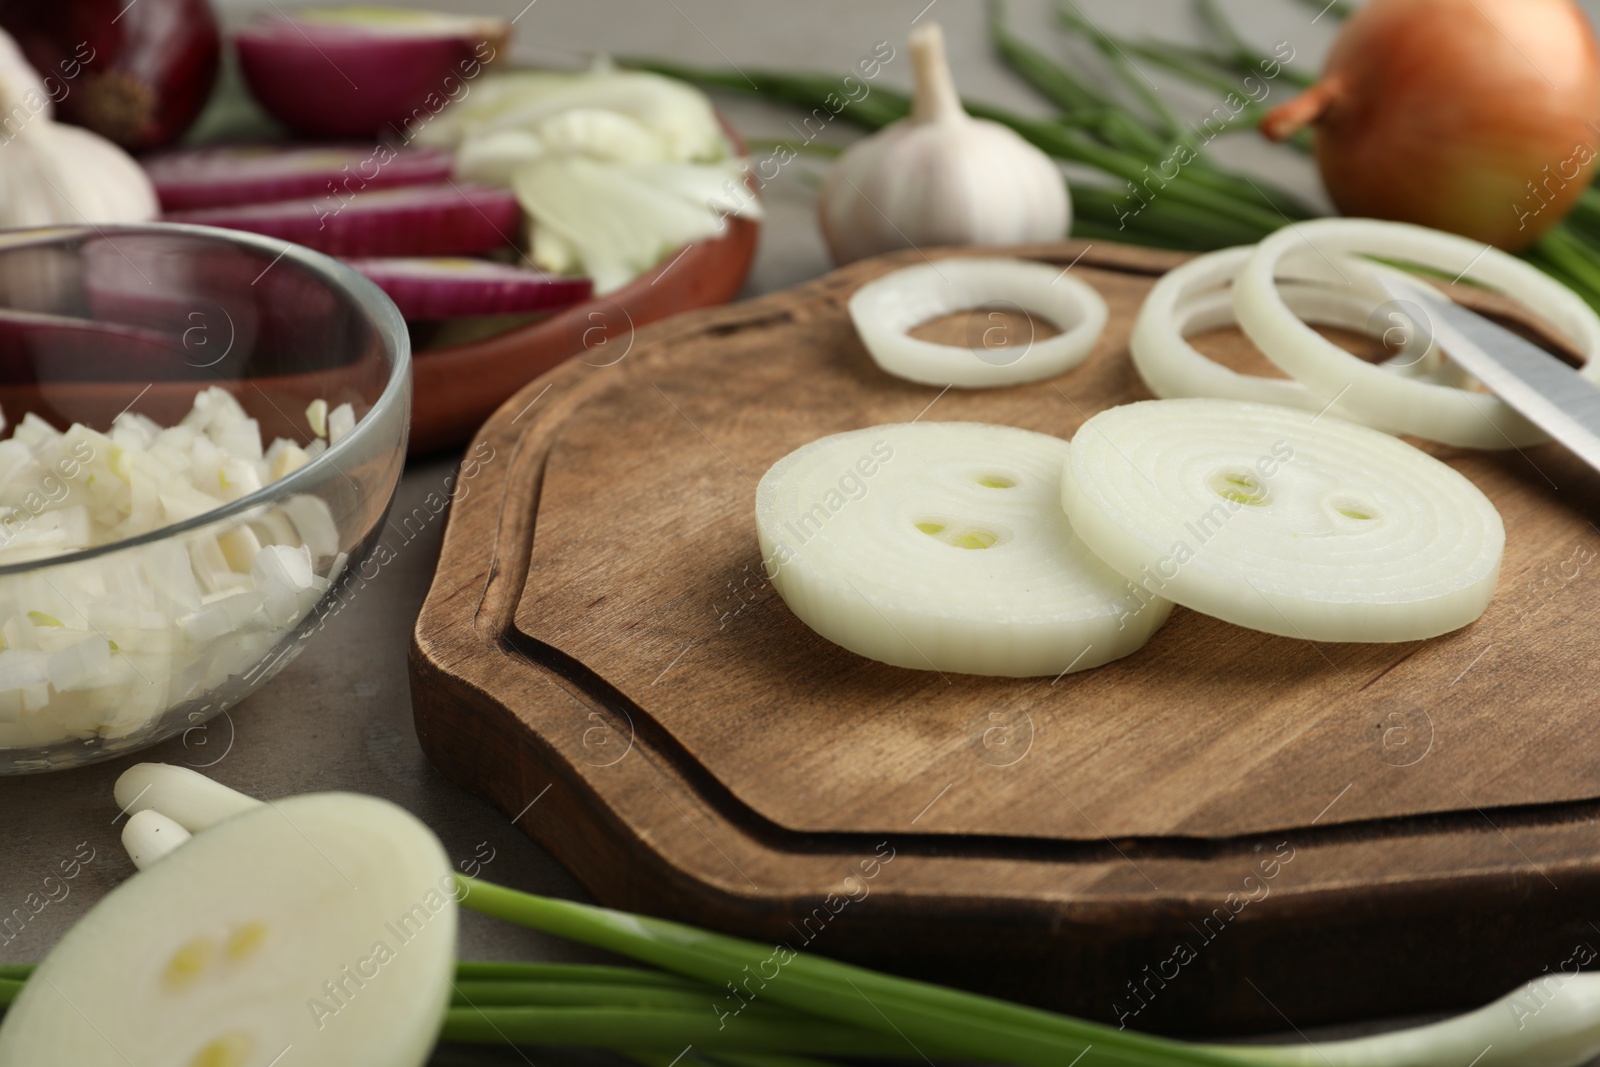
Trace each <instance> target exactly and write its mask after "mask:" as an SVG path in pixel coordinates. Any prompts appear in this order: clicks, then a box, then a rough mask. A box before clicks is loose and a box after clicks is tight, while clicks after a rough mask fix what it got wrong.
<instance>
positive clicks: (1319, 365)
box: [1233, 219, 1600, 448]
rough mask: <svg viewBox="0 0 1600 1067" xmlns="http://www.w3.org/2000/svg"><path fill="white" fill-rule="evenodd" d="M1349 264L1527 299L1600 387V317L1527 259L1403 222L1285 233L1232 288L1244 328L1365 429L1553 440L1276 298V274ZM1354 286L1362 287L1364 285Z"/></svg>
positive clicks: (1502, 407) (1500, 406)
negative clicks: (1366, 349)
mask: <svg viewBox="0 0 1600 1067" xmlns="http://www.w3.org/2000/svg"><path fill="white" fill-rule="evenodd" d="M1351 255H1381V256H1385V257H1388V258H1392V259H1397V260H1402V261H1404V262H1407V263H1411V264H1415V265H1416V266H1419V267H1424V268H1427V269H1431V270H1435V271H1440V272H1443V273H1444V274H1445V275H1447V276H1450V277H1454V278H1456V279H1457V280H1466V281H1470V282H1474V283H1477V284H1480V285H1483V286H1486V287H1488V288H1490V289H1495V290H1498V291H1500V292H1502V293H1504V294H1506V295H1507V296H1510V297H1512V298H1514V299H1516V300H1519V301H1520V302H1521V303H1523V304H1525V305H1526V306H1527V307H1528V308H1529V309H1531V310H1532V311H1534V312H1535V313H1537V314H1538V315H1539V316H1540V317H1542V318H1544V319H1546V320H1548V321H1549V322H1550V323H1552V324H1553V325H1554V326H1555V327H1556V328H1557V329H1559V330H1560V331H1561V332H1562V333H1564V334H1565V335H1566V336H1567V337H1568V338H1570V339H1571V340H1572V341H1573V342H1574V344H1575V346H1576V348H1577V351H1578V352H1579V353H1581V354H1582V355H1583V357H1584V359H1585V364H1584V367H1583V370H1582V372H1581V373H1582V374H1583V375H1584V377H1586V378H1589V379H1590V380H1591V381H1600V360H1597V359H1595V355H1596V353H1597V352H1600V317H1596V315H1595V313H1594V312H1593V311H1592V310H1591V309H1590V308H1589V306H1588V305H1587V304H1585V303H1584V302H1583V300H1582V299H1581V298H1580V297H1579V296H1578V295H1577V294H1576V293H1574V292H1572V290H1570V289H1568V288H1567V287H1566V286H1564V285H1562V284H1561V283H1560V282H1557V281H1555V280H1554V279H1553V278H1551V277H1550V276H1549V275H1547V274H1544V273H1542V272H1541V271H1539V270H1537V269H1535V268H1534V267H1531V266H1529V265H1528V264H1526V263H1524V262H1522V261H1521V260H1519V259H1515V258H1513V257H1512V256H1509V255H1507V254H1506V253H1504V252H1501V251H1499V250H1498V249H1495V248H1490V247H1488V246H1486V245H1482V244H1479V243H1478V242H1476V241H1469V240H1467V239H1466V238H1464V237H1457V236H1455V235H1453V234H1448V233H1439V232H1438V231H1436V230H1429V229H1425V228H1423V227H1421V226H1411V225H1407V224H1405V223H1398V222H1379V221H1377V220H1374V219H1313V220H1312V221H1310V222H1302V223H1297V224H1295V225H1294V226H1287V227H1285V228H1283V229H1282V230H1279V231H1278V232H1277V233H1275V234H1273V235H1272V236H1270V237H1268V238H1267V239H1266V240H1265V241H1262V242H1261V243H1260V244H1259V245H1257V246H1256V251H1255V254H1254V255H1253V256H1252V257H1251V258H1250V261H1249V262H1248V263H1247V264H1246V265H1245V267H1244V269H1243V270H1242V271H1241V272H1240V274H1239V278H1238V280H1237V281H1236V282H1235V283H1234V287H1233V293H1234V296H1233V299H1234V311H1235V313H1236V314H1237V315H1238V317H1239V326H1240V328H1242V329H1243V330H1244V332H1245V334H1246V335H1247V336H1249V338H1250V340H1251V341H1253V342H1254V343H1255V345H1256V347H1258V348H1260V349H1261V351H1262V352H1264V353H1265V354H1266V355H1267V357H1268V358H1269V359H1271V360H1272V361H1273V362H1274V363H1276V364H1277V365H1278V366H1279V367H1282V368H1283V370H1284V371H1285V372H1286V373H1288V374H1290V375H1292V376H1293V377H1295V378H1297V379H1299V380H1300V381H1301V382H1304V383H1305V384H1306V386H1307V387H1309V388H1310V389H1312V390H1313V391H1315V392H1317V393H1320V394H1321V395H1322V396H1324V397H1325V398H1327V399H1328V400H1334V399H1337V400H1338V401H1339V403H1340V404H1342V405H1343V406H1344V407H1345V409H1347V410H1348V411H1351V412H1354V413H1355V414H1356V415H1358V416H1359V417H1360V418H1361V419H1362V420H1363V421H1364V422H1366V423H1367V424H1369V425H1371V426H1376V427H1378V428H1380V429H1384V430H1388V431H1389V432H1391V433H1409V434H1415V435H1416V436H1418V437H1426V438H1428V439H1430V440H1434V441H1440V442H1443V443H1445V444H1450V445H1460V446H1463V447H1467V448H1511V447H1521V446H1523V445H1531V444H1541V443H1543V442H1545V441H1547V440H1549V438H1548V437H1547V436H1546V435H1545V434H1544V433H1543V432H1542V431H1540V430H1539V429H1538V428H1537V427H1535V426H1534V425H1533V424H1532V423H1530V422H1528V420H1527V419H1525V418H1523V417H1522V416H1521V415H1519V414H1518V413H1517V412H1515V411H1513V410H1512V409H1511V407H1510V406H1508V405H1507V404H1506V403H1505V402H1504V401H1503V400H1501V399H1500V398H1499V397H1496V396H1491V395H1489V394H1487V393H1478V392H1472V391H1469V390H1465V389H1458V388H1454V387H1451V386H1447V385H1439V384H1436V383H1433V382H1429V381H1425V380H1422V379H1407V378H1402V377H1400V376H1398V375H1395V374H1393V373H1391V372H1389V371H1387V370H1385V369H1383V368H1381V367H1379V366H1375V365H1373V364H1371V363H1367V362H1366V361H1365V360H1362V359H1361V358H1359V357H1358V356H1355V355H1353V354H1351V353H1349V352H1346V351H1345V350H1344V349H1342V348H1340V347H1339V346H1338V345H1336V344H1334V343H1333V342H1332V341H1329V340H1328V339H1327V338H1325V337H1323V336H1321V335H1320V334H1318V333H1317V332H1316V331H1315V330H1313V329H1312V328H1311V327H1309V326H1307V325H1306V324H1305V323H1304V322H1301V321H1300V319H1299V318H1298V317H1297V316H1296V315H1295V314H1294V312H1293V311H1291V310H1290V309H1289V307H1288V306H1287V305H1286V304H1285V303H1284V301H1283V296H1282V295H1281V294H1280V293H1279V292H1278V286H1277V281H1276V277H1277V275H1278V274H1279V273H1281V272H1284V271H1291V272H1292V271H1293V270H1295V269H1296V268H1301V269H1304V268H1306V267H1309V266H1311V265H1313V264H1315V263H1316V262H1318V261H1321V262H1323V263H1324V264H1327V263H1330V262H1335V263H1336V262H1337V260H1338V258H1339V257H1343V256H1351ZM1280 261H1281V263H1282V265H1281V266H1280ZM1367 269H1368V270H1376V269H1379V268H1376V267H1369V268H1367ZM1349 281H1350V283H1351V284H1352V285H1354V284H1357V283H1358V282H1359V279H1356V278H1351V279H1349Z"/></svg>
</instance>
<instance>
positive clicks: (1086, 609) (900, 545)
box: [756, 422, 1171, 677]
mask: <svg viewBox="0 0 1600 1067" xmlns="http://www.w3.org/2000/svg"><path fill="white" fill-rule="evenodd" d="M1066 456H1067V443H1066V442H1065V441H1062V440H1060V439H1059V438H1055V437H1050V436H1048V435H1046V434H1040V433H1033V432H1031V431H1028V430H1019V429H1015V428H1012V427H1009V426H987V425H983V424H979V423H960V422H957V423H906V424H897V425H888V426H875V427H869V428H867V429H863V430H854V431H851V432H849V433H842V434H835V435H833V436H831V437H824V438H822V439H821V440H819V441H814V442H812V443H811V444H809V445H806V446H805V447H803V448H801V449H799V450H797V451H795V452H791V453H790V454H789V455H788V456H786V457H784V458H783V459H781V460H779V461H778V462H777V463H776V464H774V465H773V467H772V468H771V469H770V470H769V471H767V473H766V475H765V476H763V477H762V479H761V484H760V485H759V486H758V487H757V489H756V531H757V534H758V535H759V537H760V541H761V552H762V557H763V560H764V563H765V567H766V572H767V574H768V575H769V576H771V578H772V583H773V585H774V586H775V587H776V588H777V590H778V593H779V594H780V595H781V596H782V597H783V599H784V601H785V602H786V603H787V604H788V605H789V608H790V609H791V610H792V611H793V612H794V613H795V615H797V616H799V618H800V620H801V621H802V622H804V623H805V624H806V625H807V626H809V627H811V628H812V629H813V630H815V631H816V632H817V633H819V634H821V635H822V636H823V637H825V638H827V639H828V640H830V641H832V642H834V643H835V644H838V645H842V646H844V647H845V648H847V649H849V650H850V651H852V652H856V653H859V654H860V655H863V656H866V657H868V658H870V659H875V660H879V661H881V662H884V663H889V664H892V665H894V666H897V667H909V668H912V669H920V670H937V671H941V672H943V671H951V672H959V673H963V674H986V675H1002V676H1009V677H1030V676H1034V675H1060V674H1064V673H1066V672H1067V671H1073V670H1084V669H1086V668H1089V667H1096V666H1099V665H1100V664H1102V663H1107V662H1110V661H1111V660H1114V659H1118V658H1120V657H1122V656H1126V655H1127V654H1129V653H1130V652H1133V651H1135V650H1136V649H1138V648H1139V647H1140V646H1142V645H1143V644H1144V643H1145V641H1146V639H1147V638H1148V637H1149V636H1150V634H1151V633H1153V632H1154V631H1155V629H1156V628H1157V627H1158V626H1160V625H1161V623H1162V622H1163V621H1164V620H1165V619H1166V617H1167V612H1168V610H1169V609H1170V606H1171V605H1170V604H1168V603H1167V602H1166V601H1165V600H1163V599H1160V598H1152V597H1149V596H1144V595H1142V594H1141V593H1140V592H1138V591H1136V590H1134V589H1133V587H1132V586H1131V585H1130V584H1129V583H1128V582H1127V581H1125V580H1124V579H1123V578H1121V577H1120V576H1119V575H1117V574H1115V573H1114V572H1113V571H1112V570H1111V569H1110V568H1108V567H1107V566H1105V565H1104V564H1103V563H1101V562H1100V561H1099V560H1098V559H1096V558H1095V557H1094V555H1093V554H1091V553H1090V552H1089V551H1088V550H1087V549H1086V548H1085V547H1084V545H1083V543H1082V542H1081V541H1080V540H1079V539H1078V537H1077V536H1076V535H1075V534H1074V533H1073V532H1072V527H1071V525H1070V524H1069V523H1068V522H1067V519H1066V516H1065V515H1063V514H1062V511H1061V506H1060V501H1059V496H1058V493H1059V485H1060V480H1061V469H1062V465H1063V463H1064V462H1065V460H1066Z"/></svg>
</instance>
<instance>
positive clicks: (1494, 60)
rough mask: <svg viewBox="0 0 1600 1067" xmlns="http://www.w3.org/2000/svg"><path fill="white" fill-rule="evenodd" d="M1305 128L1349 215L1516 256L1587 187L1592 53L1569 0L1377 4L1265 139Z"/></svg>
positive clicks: (1595, 128)
mask: <svg viewBox="0 0 1600 1067" xmlns="http://www.w3.org/2000/svg"><path fill="white" fill-rule="evenodd" d="M1305 125H1313V126H1314V128H1315V131H1316V132H1315V144H1316V157H1317V165H1318V168H1319V169H1320V170H1321V172H1322V180H1323V184H1324V185H1325V186H1326V187H1327V190H1328V195H1329V197H1330V198H1331V199H1332V200H1333V202H1334V204H1335V205H1336V206H1337V207H1338V208H1339V210H1340V211H1341V212H1343V213H1344V214H1346V215H1353V216H1363V217H1368V218H1379V219H1393V220H1397V221H1401V222H1412V223H1417V224H1419V225H1423V226H1430V227H1433V228H1434V229H1439V230H1448V231H1450V232H1452V233H1458V234H1462V235H1464V236H1467V237H1472V238H1476V239H1478V240H1481V241H1485V242H1488V243H1490V244H1493V245H1495V246H1497V247H1499V248H1503V249H1506V250H1507V251H1517V250H1520V249H1522V248H1525V247H1527V246H1528V245H1529V244H1531V243H1532V242H1533V241H1535V240H1537V239H1538V237H1539V236H1540V235H1541V234H1542V233H1544V232H1545V231H1546V230H1548V229H1549V228H1550V227H1552V226H1554V225H1555V224H1556V223H1558V222H1560V221H1561V219H1562V218H1563V217H1565V215H1566V214H1567V212H1568V211H1569V210H1570V209H1571V207H1572V205H1573V204H1574V202H1575V201H1576V200H1577V198H1578V197H1579V196H1580V195H1581V194H1582V193H1583V191H1584V189H1586V188H1587V187H1588V185H1589V180H1590V178H1591V176H1592V172H1593V169H1594V166H1595V159H1596V147H1595V146H1596V145H1597V143H1600V49H1597V47H1596V43H1595V37H1594V33H1593V31H1592V29H1591V27H1590V25H1589V20H1588V18H1587V17H1586V16H1585V15H1584V13H1583V11H1582V10H1581V9H1580V8H1579V7H1578V6H1577V5H1576V4H1575V3H1572V2H1570V0H1373V2H1372V3H1370V4H1368V5H1367V6H1365V7H1363V8H1361V9H1360V10H1359V11H1357V13H1356V14H1355V15H1353V16H1352V17H1351V19H1350V21H1349V22H1348V23H1347V24H1346V25H1345V28H1344V30H1343V32H1342V33H1341V35H1340V37H1339V39H1338V41H1337V42H1336V43H1335V45H1334V47H1333V50H1332V52H1331V53H1330V54H1329V56H1328V62H1327V65H1326V67H1325V69H1324V71H1323V75H1322V78H1321V80H1320V81H1319V82H1318V83H1317V84H1316V85H1315V86H1313V87H1312V88H1311V89H1309V90H1308V91H1307V92H1306V93H1305V94H1303V95H1301V96H1299V97H1296V98H1295V99H1293V100H1291V101H1289V102H1288V103H1286V104H1283V105H1282V106H1280V107H1278V108H1277V109H1275V110H1273V111H1272V112H1270V113H1269V114H1268V115H1267V116H1266V118H1265V119H1264V120H1263V121H1262V124H1261V129H1262V132H1263V133H1265V134H1266V135H1267V136H1268V137H1269V138H1272V139H1274V140H1281V139H1283V138H1285V137H1288V136H1289V135H1291V134H1293V133H1294V132H1295V131H1296V130H1298V129H1300V128H1301V127H1302V126H1305Z"/></svg>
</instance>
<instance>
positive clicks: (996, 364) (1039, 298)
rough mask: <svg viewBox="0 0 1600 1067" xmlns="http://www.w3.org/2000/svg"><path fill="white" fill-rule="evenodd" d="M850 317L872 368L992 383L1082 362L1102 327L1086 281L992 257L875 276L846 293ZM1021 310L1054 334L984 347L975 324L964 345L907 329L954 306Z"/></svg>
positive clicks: (1103, 315) (925, 379)
mask: <svg viewBox="0 0 1600 1067" xmlns="http://www.w3.org/2000/svg"><path fill="white" fill-rule="evenodd" d="M849 307H850V319H851V321H852V322H854V323H855V327H856V333H857V334H859V335H860V337H861V343H862V344H864V345H865V346H866V348H867V352H868V353H869V354H870V355H871V356H872V359H873V361H874V362H875V363H877V364H878V366H879V367H881V368H883V370H885V371H886V372H888V373H889V374H893V375H894V376H895V377H897V378H904V379H906V380H907V381H913V382H918V383H921V384H923V385H946V386H948V385H957V386H962V387H964V388H968V389H992V388H996V387H999V386H1006V385H1021V384H1023V383H1024V382H1036V381H1042V380H1043V379H1045V378H1051V377H1054V376H1055V375H1057V374H1060V373H1062V372H1064V371H1068V370H1071V369H1072V368H1073V367H1076V366H1077V365H1078V364H1080V363H1082V362H1083V361H1084V359H1085V358H1087V357H1088V355H1089V352H1090V351H1091V350H1092V349H1093V348H1094V346H1095V342H1096V341H1098V340H1099V339H1100V335H1101V333H1103V332H1104V330H1105V326H1106V319H1107V317H1108V312H1107V310H1106V302H1105V300H1104V299H1103V298H1102V297H1101V296H1100V294H1099V293H1097V292H1095V290H1094V289H1093V287H1091V286H1090V285H1088V284H1087V283H1085V282H1082V281H1079V280H1078V279H1077V278H1073V277H1071V276H1070V275H1068V274H1067V273H1066V272H1065V271H1061V270H1057V269H1056V268H1055V267H1053V266H1051V265H1049V264H1046V263H1036V262H1032V261H1029V260H1021V259H1002V258H995V257H983V258H963V259H941V260H939V261H938V262H937V263H927V264H919V265H917V266H915V267H905V268H903V269H901V270H897V271H893V272H891V273H889V274H885V275H884V276H883V277H881V278H875V279H873V280H872V281H870V282H868V283H867V284H865V285H863V286H862V287H861V288H859V289H857V290H856V291H855V293H854V295H852V296H851V297H850V304H849ZM985 308H987V309H989V310H990V319H991V321H992V320H993V318H994V316H995V315H996V314H998V313H999V312H1000V311H1002V310H1015V311H1019V312H1022V313H1023V314H1024V315H1025V316H1026V317H1027V320H1028V324H1029V327H1030V329H1032V328H1033V318H1034V316H1035V315H1037V316H1039V317H1040V318H1043V319H1047V320H1049V321H1050V322H1051V323H1053V324H1054V325H1055V326H1056V327H1058V328H1059V329H1060V330H1061V331H1062V332H1061V333H1060V334H1058V335H1057V336H1055V337H1049V338H1044V339H1039V338H1038V337H1029V338H1027V339H1026V340H1025V341H1024V342H1023V343H1022V344H1009V343H1002V344H998V345H991V344H990V343H989V342H990V339H991V335H993V334H994V333H995V331H997V330H998V331H1001V335H1002V337H1004V338H1005V339H1006V340H1009V337H1008V336H1007V335H1009V332H1010V331H1009V328H1008V327H1005V326H1001V325H994V326H990V327H988V328H986V329H984V330H983V331H982V332H981V333H979V334H978V335H977V336H976V337H972V338H969V341H972V342H975V343H972V344H969V345H968V346H967V347H962V346H959V345H941V344H935V343H933V342H932V341H920V340H918V339H917V338H915V337H911V336H910V335H909V333H908V331H909V330H911V329H912V328H914V327H916V326H918V325H920V324H922V323H924V322H927V321H929V320H930V319H936V318H938V317H939V316H941V315H948V314H951V313H952V312H956V311H968V310H982V309H985Z"/></svg>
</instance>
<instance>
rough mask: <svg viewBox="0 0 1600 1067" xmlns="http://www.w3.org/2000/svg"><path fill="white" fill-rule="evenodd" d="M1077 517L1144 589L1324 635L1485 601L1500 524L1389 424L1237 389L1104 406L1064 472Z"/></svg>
mask: <svg viewBox="0 0 1600 1067" xmlns="http://www.w3.org/2000/svg"><path fill="white" fill-rule="evenodd" d="M1062 503H1063V505H1064V507H1065V508H1066V511H1067V514H1068V515H1069V516H1070V517H1071V520H1072V526H1073V529H1075V530H1076V531H1077V532H1078V534H1079V536H1080V537H1082V538H1083V541H1084V543H1085V544H1087V545H1088V546H1089V548H1090V549H1091V550H1093V551H1094V552H1095V553H1096V554H1098V555H1099V556H1100V558H1101V559H1103V560H1105V561H1106V563H1107V564H1109V565H1110V566H1111V567H1112V568H1113V569H1115V570H1116V571H1117V572H1118V573H1120V574H1122V575H1124V576H1125V577H1127V578H1128V579H1129V580H1130V581H1132V582H1134V583H1135V584H1136V585H1137V586H1138V588H1139V591H1140V592H1141V593H1143V594H1144V595H1147V596H1151V597H1155V596H1160V597H1166V598H1168V599H1171V600H1174V601H1176V602H1177V603H1179V604H1183V605H1185V606H1186V607H1190V608H1193V609H1194V610H1196V611H1200V612H1204V613H1205V614H1207V615H1214V616H1216V617H1217V618H1220V619H1225V620H1227V621H1228V622H1232V623H1235V624H1237V625H1240V626H1247V627H1249V628H1251V629H1254V630H1264V631H1266V632H1267V633H1273V634H1280V635H1282V636H1284V637H1299V638H1305V639H1309V640H1314V641H1414V640H1420V639H1422V638H1426V637H1435V636H1437V635H1439V634H1443V633H1448V632H1449V631H1451V630H1454V629H1457V628H1459V627H1461V626H1465V625H1466V624H1468V623H1469V622H1472V621H1473V620H1474V619H1476V618H1477V617H1478V616H1479V615H1481V614H1482V613H1483V610H1484V608H1485V607H1487V606H1488V603H1489V598H1490V596H1491V595H1492V594H1493V593H1494V586H1495V581H1496V579H1497V578H1498V576H1499V573H1500V555H1501V550H1502V549H1503V547H1504V544H1505V531H1504V528H1503V527H1502V525H1501V522H1500V515H1499V513H1498V512H1497V511H1496V510H1495V507H1494V505H1493V504H1491V503H1490V502H1489V500H1488V498H1486V497H1485V496H1484V495H1483V494H1482V493H1481V492H1479V491H1478V489H1477V488H1476V487H1475V486H1474V485H1473V484H1472V483H1471V482H1469V481H1468V480H1467V479H1466V478H1464V477H1462V476H1461V475H1460V474H1458V473H1457V472H1456V471H1454V470H1453V469H1451V468H1450V467H1447V466H1445V465H1444V464H1443V463H1440V462H1439V461H1438V460H1436V459H1434V458H1433V457H1431V456H1429V455H1427V454H1426V453H1423V452H1421V451H1419V450H1417V449H1415V448H1413V447H1411V446H1410V445H1408V444H1406V443H1405V442H1403V441H1400V440H1398V439H1396V438H1394V437H1390V436H1388V435H1387V434H1383V433H1380V432H1378V431H1376V430H1371V429H1368V428H1366V427H1363V426H1356V425H1354V424H1353V423H1348V422H1343V421H1341V420H1339V419H1335V418H1333V417H1331V416H1321V417H1318V416H1315V415H1311V414H1308V413H1306V412H1301V411H1293V410H1291V409H1289V408H1285V407H1279V406H1276V405H1271V404H1248V403H1242V402H1239V401H1230V400H1147V401H1143V402H1141V403H1137V404H1127V405H1124V406H1122V407H1116V408H1111V409H1110V410H1108V411H1102V412H1100V413H1099V414H1098V415H1095V416H1094V417H1093V418H1091V419H1090V420H1089V421H1088V422H1086V423H1085V424H1084V425H1083V428H1082V429H1081V430H1079V431H1078V433H1077V435H1076V436H1075V437H1074V438H1073V444H1072V456H1071V459H1070V461H1069V462H1068V464H1067V468H1066V472H1065V474H1064V476H1063V478H1062Z"/></svg>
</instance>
